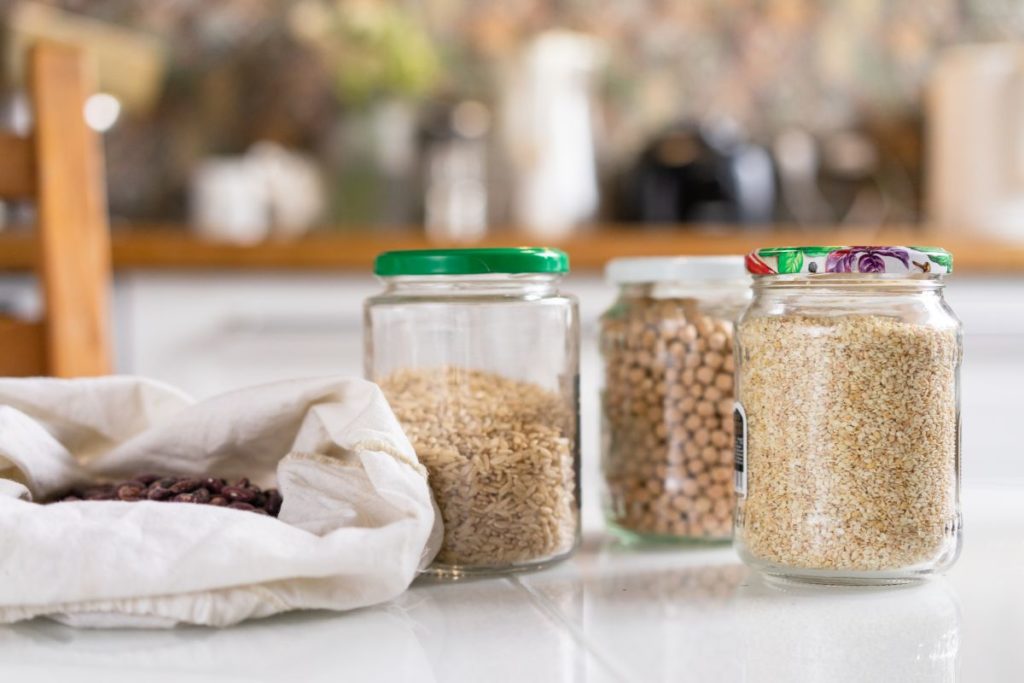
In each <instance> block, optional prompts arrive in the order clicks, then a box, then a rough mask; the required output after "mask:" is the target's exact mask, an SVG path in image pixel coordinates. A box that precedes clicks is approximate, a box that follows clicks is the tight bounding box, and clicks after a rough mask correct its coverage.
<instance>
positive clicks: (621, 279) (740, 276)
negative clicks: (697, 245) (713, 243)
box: [604, 256, 750, 284]
mask: <svg viewBox="0 0 1024 683" xmlns="http://www.w3.org/2000/svg"><path fill="white" fill-rule="evenodd" d="M604 275H605V277H606V278H607V279H608V280H610V281H611V282H614V283H616V284H642V283H646V282H673V281H676V282H678V281H687V280H702V281H711V282H729V281H732V282H735V281H737V280H738V281H743V280H749V279H750V275H749V274H748V273H747V268H746V265H745V264H744V262H743V257H742V256H643V257H639V258H617V259H612V260H611V261H609V262H608V265H607V266H605V269H604Z"/></svg>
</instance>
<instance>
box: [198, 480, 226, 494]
mask: <svg viewBox="0 0 1024 683" xmlns="http://www.w3.org/2000/svg"><path fill="white" fill-rule="evenodd" d="M226 485H227V482H226V481H224V480H223V479H217V478H216V477H207V478H206V479H203V488H205V489H206V490H207V491H209V492H210V493H220V491H221V489H223V488H224V487H225V486H226Z"/></svg>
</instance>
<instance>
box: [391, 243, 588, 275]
mask: <svg viewBox="0 0 1024 683" xmlns="http://www.w3.org/2000/svg"><path fill="white" fill-rule="evenodd" d="M373 272H374V274H376V275H378V276H380V277H399V276H417V277H423V276H433V275H444V276H461V275H492V274H502V275H516V274H542V273H549V274H565V273H568V272H569V255H568V254H566V253H565V252H564V251H561V250H559V249H551V248H548V247H502V248H481V249H411V250H403V251H385V252H383V253H381V254H379V255H378V256H377V258H376V260H375V261H374V265H373Z"/></svg>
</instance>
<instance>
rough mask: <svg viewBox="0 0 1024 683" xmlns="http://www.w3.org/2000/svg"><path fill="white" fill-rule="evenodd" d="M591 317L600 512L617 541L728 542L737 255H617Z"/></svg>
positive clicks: (745, 292)
mask: <svg viewBox="0 0 1024 683" xmlns="http://www.w3.org/2000/svg"><path fill="white" fill-rule="evenodd" d="M605 273H606V276H607V278H608V280H610V281H611V282H613V283H615V284H616V285H618V287H619V296H618V299H617V300H616V301H615V303H614V304H613V305H612V307H611V308H610V309H609V310H608V311H607V312H606V313H605V314H604V316H603V317H602V319H601V333H600V346H601V353H602V358H603V361H604V388H603V391H602V395H601V407H602V409H601V413H602V458H601V464H602V472H603V475H604V509H605V517H606V519H607V522H608V524H609V526H610V527H611V528H612V529H613V530H614V531H616V532H617V533H619V534H620V535H622V536H624V537H625V538H626V539H628V540H680V539H691V540H710V541H715V540H728V539H729V538H731V535H732V518H733V488H732V476H733V475H732V472H733V431H732V429H733V420H732V414H733V371H734V358H733V324H734V322H735V321H736V320H737V319H738V318H739V315H740V313H742V311H743V309H744V308H745V307H746V305H747V302H748V301H749V297H750V277H749V275H747V273H746V270H745V268H744V266H743V257H741V256H685V257H674V258H654V257H651V258H623V259H615V260H613V261H611V262H610V263H609V264H608V266H607V269H606V271H605Z"/></svg>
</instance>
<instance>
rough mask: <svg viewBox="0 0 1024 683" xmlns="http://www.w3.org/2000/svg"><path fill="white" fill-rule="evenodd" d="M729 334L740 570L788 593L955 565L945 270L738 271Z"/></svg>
mask: <svg viewBox="0 0 1024 683" xmlns="http://www.w3.org/2000/svg"><path fill="white" fill-rule="evenodd" d="M747 267H748V270H750V272H751V273H753V274H754V275H755V281H754V300H753V302H752V303H751V305H750V307H749V308H748V309H747V311H746V313H744V315H743V317H742V319H741V320H740V322H739V324H738V326H737V334H736V344H737V350H738V374H737V401H738V402H737V406H736V417H735V420H736V424H737V428H736V430H737V448H736V476H735V480H736V481H735V483H736V490H737V496H738V497H737V508H736V533H735V543H736V548H737V550H738V551H739V554H740V556H741V557H742V558H743V560H744V561H746V562H747V563H748V564H750V565H751V566H753V567H754V568H756V569H758V570H760V571H761V572H763V573H765V574H767V575H769V576H771V577H777V578H782V579H793V580H801V581H807V582H815V583H835V584H889V583H904V582H909V581H913V580H916V579H921V578H923V577H925V576H927V575H929V574H932V573H934V572H938V571H942V570H944V569H946V568H947V567H949V566H950V565H951V564H952V563H953V562H954V561H955V560H956V557H957V555H958V554H959V551H960V503H959V489H960V360H961V356H962V341H961V339H962V338H961V329H960V322H959V321H958V320H957V318H956V316H955V315H954V314H953V312H952V310H950V308H949V306H948V305H947V304H946V301H945V299H944V298H943V287H944V284H943V276H944V275H945V274H946V273H948V272H951V270H952V257H951V256H950V255H949V253H948V252H946V251H943V250H941V249H934V248H926V247H789V248H778V249H762V250H760V251H757V252H754V253H752V254H750V255H749V256H748V257H747Z"/></svg>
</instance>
